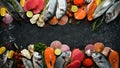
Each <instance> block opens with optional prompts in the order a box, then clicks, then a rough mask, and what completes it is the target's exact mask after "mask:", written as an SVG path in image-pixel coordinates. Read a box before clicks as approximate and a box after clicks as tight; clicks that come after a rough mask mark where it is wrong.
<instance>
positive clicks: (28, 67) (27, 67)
mask: <svg viewBox="0 0 120 68" xmlns="http://www.w3.org/2000/svg"><path fill="white" fill-rule="evenodd" d="M22 61H23V64H24V65H25V68H33V64H32V62H31V60H29V59H27V58H24V57H23V58H22Z"/></svg>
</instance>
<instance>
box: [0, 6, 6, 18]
mask: <svg viewBox="0 0 120 68" xmlns="http://www.w3.org/2000/svg"><path fill="white" fill-rule="evenodd" d="M0 12H1V13H0V15H1V16H5V15H6V13H7V12H6V8H4V7H3V8H1V9H0Z"/></svg>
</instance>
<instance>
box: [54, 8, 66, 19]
mask: <svg viewBox="0 0 120 68" xmlns="http://www.w3.org/2000/svg"><path fill="white" fill-rule="evenodd" d="M64 14H65V10H64V9H57V11H56V17H57V19H60V18H61V17H62V16H63V15H64Z"/></svg>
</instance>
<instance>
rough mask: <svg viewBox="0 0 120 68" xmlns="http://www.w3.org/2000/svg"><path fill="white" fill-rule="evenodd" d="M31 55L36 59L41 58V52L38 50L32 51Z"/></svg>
mask: <svg viewBox="0 0 120 68" xmlns="http://www.w3.org/2000/svg"><path fill="white" fill-rule="evenodd" d="M33 57H34V58H36V59H41V58H42V56H41V54H40V53H38V52H34V55H33Z"/></svg>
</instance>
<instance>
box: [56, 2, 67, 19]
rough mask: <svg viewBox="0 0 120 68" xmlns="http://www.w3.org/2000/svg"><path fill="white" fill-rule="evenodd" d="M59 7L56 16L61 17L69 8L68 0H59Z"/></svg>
mask: <svg viewBox="0 0 120 68" xmlns="http://www.w3.org/2000/svg"><path fill="white" fill-rule="evenodd" d="M57 3H58V7H57V10H56V17H57V19H60V18H61V17H62V16H63V15H64V14H65V12H66V9H67V2H66V0H58V1H57Z"/></svg>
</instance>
